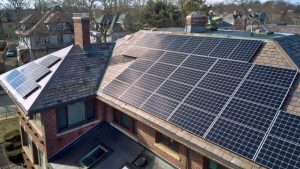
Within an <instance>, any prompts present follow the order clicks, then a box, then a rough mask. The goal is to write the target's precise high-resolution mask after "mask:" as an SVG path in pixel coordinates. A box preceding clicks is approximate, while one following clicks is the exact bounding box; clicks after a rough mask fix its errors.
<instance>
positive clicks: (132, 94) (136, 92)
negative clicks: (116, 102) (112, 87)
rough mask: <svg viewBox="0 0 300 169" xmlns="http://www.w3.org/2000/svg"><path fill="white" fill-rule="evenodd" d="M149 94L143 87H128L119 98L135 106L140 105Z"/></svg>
mask: <svg viewBox="0 0 300 169" xmlns="http://www.w3.org/2000/svg"><path fill="white" fill-rule="evenodd" d="M150 95H151V93H150V92H147V91H145V90H143V89H140V88H137V87H134V86H133V87H131V88H129V89H128V90H127V91H126V92H125V93H124V94H123V95H122V96H121V97H120V99H121V100H123V101H125V102H127V103H129V104H131V105H133V106H135V107H140V106H141V105H142V104H143V102H144V101H145V100H146V99H147V98H148V97H149V96H150Z"/></svg>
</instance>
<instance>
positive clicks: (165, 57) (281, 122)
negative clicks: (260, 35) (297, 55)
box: [103, 35, 300, 168]
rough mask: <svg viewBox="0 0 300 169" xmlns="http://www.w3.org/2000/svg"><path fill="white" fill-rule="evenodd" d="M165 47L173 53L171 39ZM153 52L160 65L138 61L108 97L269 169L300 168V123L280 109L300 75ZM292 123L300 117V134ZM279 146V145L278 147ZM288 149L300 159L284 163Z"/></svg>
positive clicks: (110, 88) (107, 89) (108, 88)
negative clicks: (283, 158)
mask: <svg viewBox="0 0 300 169" xmlns="http://www.w3.org/2000/svg"><path fill="white" fill-rule="evenodd" d="M146 36H148V35H146ZM156 37H157V38H158V39H156V41H155V42H153V43H155V44H151V45H152V46H155V47H157V46H158V44H159V42H158V41H160V40H163V39H164V38H165V37H168V40H170V39H172V38H176V39H178V41H176V40H173V41H172V42H170V43H171V44H174V45H177V44H181V46H182V45H183V44H184V43H183V42H182V41H185V42H186V41H188V38H186V37H181V36H174V35H172V36H171V35H166V36H163V37H160V36H156ZM202 38H203V37H202ZM159 39H160V40H159ZM204 39H206V38H204ZM152 40H153V39H152ZM166 41H167V40H166ZM193 41H194V40H191V42H193ZM203 41H205V40H203ZM222 41H223V39H220V40H217V41H216V42H214V43H215V44H219V45H220V44H222ZM232 43H236V44H237V42H235V41H233V42H232ZM241 43H242V42H241V41H239V42H238V45H237V47H236V48H235V50H239V49H238V48H239V45H240V44H241ZM137 44H139V45H142V46H147V45H150V42H148V40H147V38H146V39H145V38H144V39H143V43H137ZM151 45H150V46H151ZM178 46H179V45H178ZM178 46H177V49H180V48H179V47H178ZM224 46H225V45H224ZM198 47H199V46H198ZM232 47H234V46H232ZM162 48H164V49H168V50H170V49H173V48H172V47H171V46H169V45H166V42H165V41H164V46H163V47H162ZM147 50H148V54H147V55H148V56H153V55H155V59H153V57H145V56H140V57H138V59H136V61H135V62H134V63H133V64H132V65H131V66H129V67H128V68H127V69H126V70H125V71H124V72H123V73H121V74H120V75H119V76H118V77H117V78H116V79H115V80H113V81H112V82H111V83H110V84H109V85H108V86H106V87H105V88H104V89H103V92H104V93H107V94H109V95H111V96H113V97H116V98H118V99H120V100H123V101H124V102H127V103H129V104H131V105H133V106H135V107H137V108H140V109H142V110H144V111H146V112H148V113H150V114H152V115H155V116H157V117H159V118H161V119H163V120H166V121H168V122H170V123H172V124H174V125H176V126H178V127H180V128H183V129H185V130H187V131H189V132H191V133H193V134H195V135H197V136H199V137H201V138H203V139H206V140H208V141H211V142H213V143H215V144H217V145H219V146H221V147H223V148H225V149H227V150H230V151H232V152H234V153H237V154H239V155H241V156H244V157H245V158H248V159H250V160H253V161H256V162H258V163H260V164H262V165H264V166H266V167H274V165H277V166H279V167H281V168H284V166H286V167H287V168H293V167H296V166H298V165H300V160H299V159H298V158H299V156H296V154H297V152H299V151H300V149H299V147H300V146H299V131H300V129H299V128H300V127H299V126H300V125H299V124H300V123H299V117H298V116H292V117H285V116H286V114H287V113H283V112H280V111H279V110H278V109H280V108H281V106H282V103H283V101H284V100H285V97H286V95H287V93H288V91H289V90H290V87H291V84H292V83H293V81H294V79H295V78H296V75H297V72H296V71H295V70H290V69H283V68H273V67H268V66H262V65H255V64H251V63H247V62H240V61H234V60H228V59H222V58H220V57H218V58H216V57H211V56H200V55H197V54H186V53H178V52H177V53H176V52H173V51H174V50H172V51H164V50H162V51H163V52H161V53H160V56H158V55H159V54H158V52H157V50H156V51H154V50H153V49H147ZM182 50H183V49H182ZM186 50H190V49H186ZM215 53H218V52H215ZM224 53H229V52H227V51H225V52H224ZM172 56H174V57H172ZM171 57H172V58H173V59H171ZM146 65H148V66H146ZM126 72H127V73H126ZM124 73H125V74H126V76H124ZM124 78H125V79H124ZM277 117H278V118H277ZM288 118H295V119H297V120H294V122H293V123H292V124H290V123H288V124H290V125H291V126H296V127H297V129H295V128H293V127H291V126H290V125H285V124H286V123H287V121H291V120H290V119H289V120H287V119H288ZM274 121H275V123H274ZM273 123H274V126H273V125H272V124H273ZM272 126H273V128H272ZM282 128H283V130H281V129H282ZM287 130H289V131H288V132H287ZM281 143H284V145H285V146H286V147H283V146H280V145H279V144H281ZM271 144H276V145H278V146H277V147H276V149H271V148H270V147H269V146H270V145H271ZM287 147H288V148H290V149H292V150H291V152H293V151H294V152H296V154H293V153H290V154H288V155H294V156H292V158H293V159H291V160H290V161H289V162H288V163H287V164H277V163H279V161H281V159H280V158H281V156H282V155H283V153H278V152H280V151H285V150H284V148H287ZM268 154H269V155H268ZM286 157H288V156H286ZM296 168H297V167H296Z"/></svg>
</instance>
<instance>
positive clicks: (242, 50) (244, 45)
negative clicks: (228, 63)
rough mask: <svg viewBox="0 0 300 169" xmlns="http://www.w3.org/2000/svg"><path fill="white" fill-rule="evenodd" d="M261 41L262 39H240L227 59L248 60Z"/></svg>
mask: <svg viewBox="0 0 300 169" xmlns="http://www.w3.org/2000/svg"><path fill="white" fill-rule="evenodd" d="M262 43H263V42H262V41H257V40H241V42H240V43H239V45H238V46H237V48H236V49H235V50H234V51H233V53H232V54H231V55H230V56H229V59H233V60H242V61H250V60H251V58H252V57H253V56H254V54H255V53H256V52H257V51H258V49H259V47H260V46H261V45H262Z"/></svg>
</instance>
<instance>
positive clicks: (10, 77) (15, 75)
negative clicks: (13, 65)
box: [4, 69, 21, 82]
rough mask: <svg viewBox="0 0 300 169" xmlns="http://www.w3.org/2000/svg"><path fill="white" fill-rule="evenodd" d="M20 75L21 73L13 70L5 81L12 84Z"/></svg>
mask: <svg viewBox="0 0 300 169" xmlns="http://www.w3.org/2000/svg"><path fill="white" fill-rule="evenodd" d="M20 74H21V72H20V71H18V70H16V69H14V70H12V71H11V72H10V73H9V74H8V75H6V76H5V78H4V79H5V80H6V81H7V82H10V81H12V80H13V79H15V78H16V77H17V76H19V75H20Z"/></svg>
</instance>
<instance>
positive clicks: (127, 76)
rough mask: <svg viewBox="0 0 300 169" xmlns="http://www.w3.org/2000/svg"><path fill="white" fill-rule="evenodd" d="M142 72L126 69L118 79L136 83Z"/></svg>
mask: <svg viewBox="0 0 300 169" xmlns="http://www.w3.org/2000/svg"><path fill="white" fill-rule="evenodd" d="M142 74H143V73H142V72H138V71H135V70H131V69H126V70H124V71H123V72H122V73H121V74H120V75H119V76H118V77H117V78H116V79H118V80H120V81H123V82H126V83H129V84H132V83H134V82H135V81H136V80H137V79H138V78H139V77H140V76H142Z"/></svg>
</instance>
